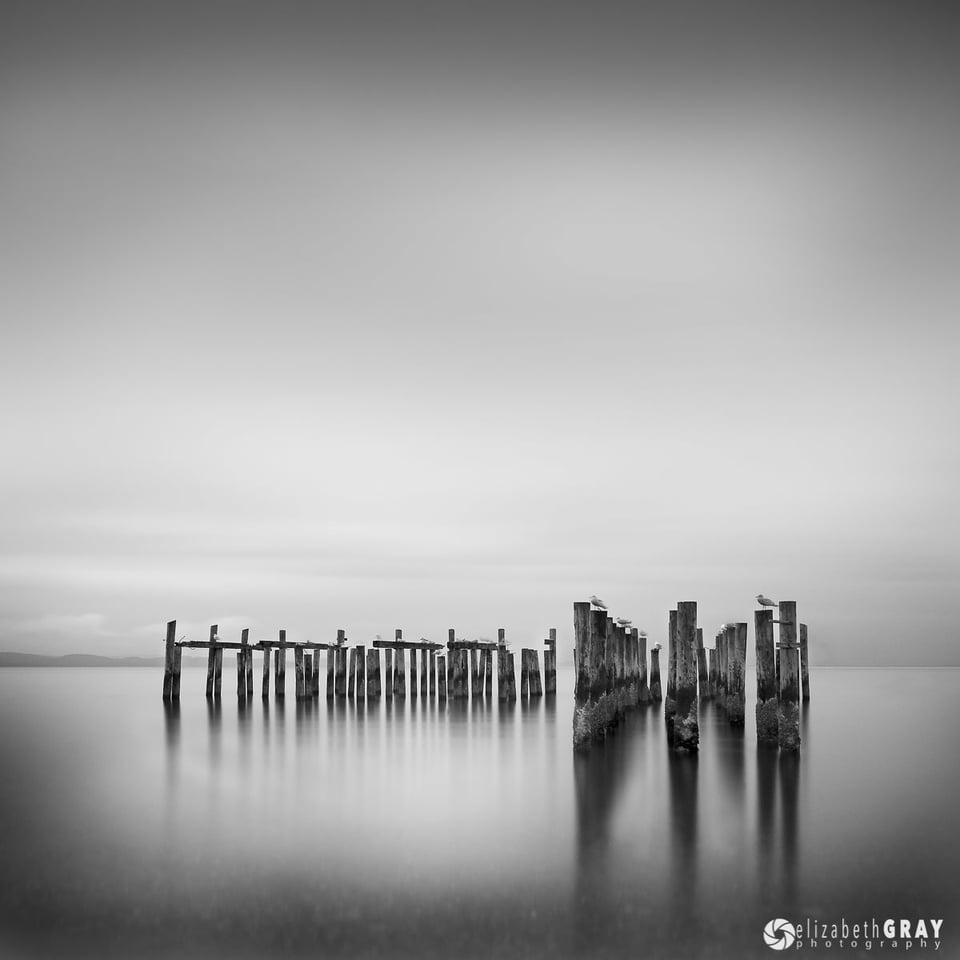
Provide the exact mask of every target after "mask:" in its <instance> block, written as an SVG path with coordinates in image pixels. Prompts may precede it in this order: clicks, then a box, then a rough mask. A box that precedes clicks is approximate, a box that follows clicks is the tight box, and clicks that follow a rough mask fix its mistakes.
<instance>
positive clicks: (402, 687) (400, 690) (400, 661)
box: [393, 630, 407, 697]
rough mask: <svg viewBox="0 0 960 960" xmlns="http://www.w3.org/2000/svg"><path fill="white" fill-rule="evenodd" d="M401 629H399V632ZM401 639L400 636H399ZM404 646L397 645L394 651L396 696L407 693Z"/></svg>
mask: <svg viewBox="0 0 960 960" xmlns="http://www.w3.org/2000/svg"><path fill="white" fill-rule="evenodd" d="M399 632H400V631H399V630H398V631H397V633H399ZM397 639H398V640H399V639H400V637H397ZM405 659H406V658H405V657H404V650H403V647H397V649H396V650H394V651H393V695H394V696H395V697H406V695H407V671H406V663H405Z"/></svg>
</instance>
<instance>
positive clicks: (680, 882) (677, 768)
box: [667, 750, 700, 921]
mask: <svg viewBox="0 0 960 960" xmlns="http://www.w3.org/2000/svg"><path fill="white" fill-rule="evenodd" d="M699 759H700V758H699V755H698V753H675V752H674V751H672V750H671V751H670V753H669V755H668V757H667V768H668V779H669V783H670V793H669V796H670V800H669V803H670V841H671V843H670V851H671V867H670V875H671V877H672V881H673V882H672V884H671V886H672V887H673V890H674V895H675V897H676V898H677V899H678V902H679V903H681V904H683V905H684V909H686V910H689V911H691V921H692V920H693V918H694V917H696V901H697V887H698V883H697V852H698V851H697V842H698V841H697V833H698V831H697V775H698V771H699V768H700V764H699Z"/></svg>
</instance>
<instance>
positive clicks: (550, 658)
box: [543, 627, 557, 696]
mask: <svg viewBox="0 0 960 960" xmlns="http://www.w3.org/2000/svg"><path fill="white" fill-rule="evenodd" d="M546 647H547V648H546V650H544V651H543V691H544V693H546V694H547V696H549V695H550V694H551V693H556V692H557V630H556V628H555V627H551V628H550V637H549V639H548V640H547V643H546Z"/></svg>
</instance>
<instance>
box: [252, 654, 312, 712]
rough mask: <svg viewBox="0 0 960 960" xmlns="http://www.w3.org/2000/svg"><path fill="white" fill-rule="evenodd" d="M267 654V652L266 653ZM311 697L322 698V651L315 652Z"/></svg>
mask: <svg viewBox="0 0 960 960" xmlns="http://www.w3.org/2000/svg"><path fill="white" fill-rule="evenodd" d="M264 652H267V651H264ZM310 696H311V697H312V698H313V699H315V700H316V699H318V698H319V696H320V651H319V650H314V651H313V676H312V678H311V682H310Z"/></svg>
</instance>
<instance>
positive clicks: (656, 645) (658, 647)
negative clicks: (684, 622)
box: [653, 643, 663, 650]
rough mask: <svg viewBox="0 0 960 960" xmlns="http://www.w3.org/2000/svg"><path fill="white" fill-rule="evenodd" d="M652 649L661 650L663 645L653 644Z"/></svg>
mask: <svg viewBox="0 0 960 960" xmlns="http://www.w3.org/2000/svg"><path fill="white" fill-rule="evenodd" d="M653 649H654V650H662V649H663V644H662V643H655V644H654V645H653Z"/></svg>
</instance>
